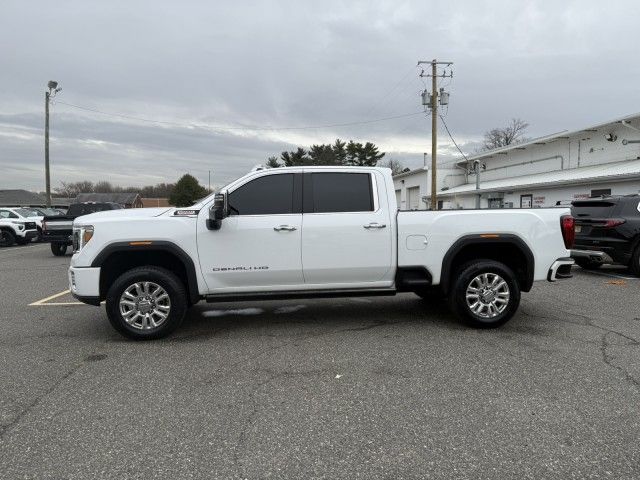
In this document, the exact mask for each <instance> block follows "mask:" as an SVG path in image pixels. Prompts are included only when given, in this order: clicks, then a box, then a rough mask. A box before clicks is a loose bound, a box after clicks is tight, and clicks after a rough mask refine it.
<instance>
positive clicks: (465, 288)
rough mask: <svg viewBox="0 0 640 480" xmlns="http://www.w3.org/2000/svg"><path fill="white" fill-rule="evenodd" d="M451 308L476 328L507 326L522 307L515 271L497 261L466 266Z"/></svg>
mask: <svg viewBox="0 0 640 480" xmlns="http://www.w3.org/2000/svg"><path fill="white" fill-rule="evenodd" d="M449 302H450V306H451V309H452V310H453V311H454V313H455V314H456V315H457V316H458V317H460V318H461V319H462V320H463V321H464V322H465V323H467V324H468V325H470V326H472V327H476V328H495V327H499V326H501V325H504V324H505V323H506V322H507V321H508V320H509V319H511V317H513V315H514V314H515V313H516V311H517V310H518V306H519V305H520V286H519V285H518V281H517V279H516V276H515V275H514V273H513V271H512V270H511V269H510V268H509V267H507V266H506V265H504V264H502V263H500V262H496V261H493V260H474V261H472V262H469V263H466V264H464V265H462V266H461V267H460V268H459V269H458V271H457V275H456V277H455V280H454V282H453V285H452V289H451V292H450V295H449Z"/></svg>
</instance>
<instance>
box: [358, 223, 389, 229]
mask: <svg viewBox="0 0 640 480" xmlns="http://www.w3.org/2000/svg"><path fill="white" fill-rule="evenodd" d="M363 227H364V228H366V229H369V228H385V227H386V225H385V224H384V223H376V222H371V223H370V224H369V225H363Z"/></svg>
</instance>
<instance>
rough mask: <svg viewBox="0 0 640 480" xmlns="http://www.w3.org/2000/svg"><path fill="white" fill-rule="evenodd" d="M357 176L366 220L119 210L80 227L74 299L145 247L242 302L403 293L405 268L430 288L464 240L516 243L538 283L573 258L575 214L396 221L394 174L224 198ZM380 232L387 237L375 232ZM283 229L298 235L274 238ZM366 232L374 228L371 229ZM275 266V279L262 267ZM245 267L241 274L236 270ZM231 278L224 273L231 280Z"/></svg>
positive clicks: (202, 207)
mask: <svg viewBox="0 0 640 480" xmlns="http://www.w3.org/2000/svg"><path fill="white" fill-rule="evenodd" d="M283 172H291V173H302V172H304V173H306V172H356V173H358V172H359V173H367V174H370V175H371V178H372V188H373V192H374V193H375V198H374V204H375V205H374V210H373V211H367V212H341V213H340V212H339V213H304V214H302V213H295V214H282V215H244V216H243V215H237V216H229V217H227V218H225V219H224V220H223V222H222V228H221V229H219V230H209V229H208V228H207V219H208V218H209V208H210V207H211V206H212V205H213V201H214V197H213V196H209V197H207V198H205V199H204V200H202V201H201V202H199V203H197V204H196V205H194V206H192V207H189V209H193V210H194V212H196V213H194V214H183V215H175V214H174V213H175V212H176V209H175V208H170V209H166V208H152V209H130V210H111V211H105V212H99V213H95V214H90V215H85V216H82V217H79V218H78V219H77V220H76V221H75V222H74V227H76V228H79V227H82V226H85V225H92V226H93V227H94V228H95V233H94V235H93V238H92V239H91V241H89V242H88V243H87V244H86V245H85V246H84V247H83V248H82V249H81V250H80V251H77V252H75V253H74V255H73V257H72V259H71V271H72V272H73V271H75V270H78V269H84V268H92V270H93V271H92V272H91V274H90V275H89V274H87V275H77V276H76V277H75V278H76V285H75V289H76V290H77V291H83V292H96V291H98V287H97V285H91V286H88V285H79V284H78V283H79V281H78V279H83V281H85V279H86V281H93V282H94V283H95V282H98V281H99V275H98V274H97V273H96V271H95V268H96V267H95V265H92V264H93V263H94V260H95V259H96V257H97V256H98V255H99V254H100V253H101V252H102V251H103V250H104V249H105V248H107V247H109V246H111V245H114V244H123V245H127V244H128V243H129V242H140V241H146V242H151V244H154V243H158V242H166V243H171V244H173V245H175V246H177V247H178V248H179V249H180V250H182V251H183V252H184V253H185V254H186V255H187V256H188V257H189V258H190V259H191V260H192V261H193V264H194V265H195V267H196V268H195V270H196V272H195V277H196V279H197V289H198V292H197V293H198V294H199V295H200V296H206V295H217V294H228V293H242V292H281V291H305V290H340V289H364V290H374V289H389V290H393V289H394V288H395V278H396V272H397V270H398V268H402V267H414V266H422V267H425V268H426V269H427V270H428V271H429V273H430V274H431V276H432V284H433V285H437V284H438V283H439V281H440V278H441V274H442V272H441V270H442V263H443V259H444V258H445V255H446V253H447V251H448V250H449V249H450V248H451V247H452V245H454V244H455V242H456V241H457V240H458V239H460V238H462V237H464V236H466V235H471V234H473V235H480V234H487V233H488V234H512V235H515V236H517V237H518V238H520V239H521V240H522V241H523V242H524V243H525V244H526V245H527V246H528V247H529V248H530V250H531V252H532V253H533V256H534V258H535V274H534V278H535V280H543V279H545V278H546V277H547V273H548V272H549V269H550V266H551V265H552V263H553V262H554V261H555V260H556V259H558V258H560V257H568V256H569V251H568V250H567V249H566V248H565V246H564V243H563V239H562V235H561V232H560V216H561V215H563V214H566V213H568V210H567V209H539V210H538V209H531V210H516V209H509V210H482V211H477V210H466V211H465V210H455V211H452V210H446V211H433V212H432V211H417V212H398V210H397V204H396V195H395V190H394V186H393V179H392V177H391V171H390V170H389V169H384V168H375V167H305V168H291V169H289V168H281V169H277V171H274V170H261V171H256V172H252V173H250V174H248V175H245V176H244V177H242V178H240V179H238V180H236V181H234V182H233V183H231V184H230V185H228V186H227V187H225V189H224V191H226V192H233V191H234V189H236V188H239V187H240V186H242V185H244V184H246V183H248V182H250V181H252V180H253V179H255V178H258V177H260V176H265V175H273V174H274V173H283ZM375 225H377V226H382V225H384V227H381V228H376V227H375ZM280 226H288V227H292V229H289V230H280V231H276V230H274V228H276V227H280ZM368 226H373V227H372V228H368ZM264 266H268V268H267V269H263V268H261V267H264ZM237 267H242V268H237ZM224 269H226V270H224Z"/></svg>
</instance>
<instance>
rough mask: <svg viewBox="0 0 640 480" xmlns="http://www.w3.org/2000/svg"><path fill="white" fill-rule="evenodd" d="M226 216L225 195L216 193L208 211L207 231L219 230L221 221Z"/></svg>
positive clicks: (227, 214)
mask: <svg viewBox="0 0 640 480" xmlns="http://www.w3.org/2000/svg"><path fill="white" fill-rule="evenodd" d="M227 216H229V213H228V210H227V194H226V193H216V194H215V196H214V197H213V205H212V206H211V208H210V209H209V219H208V220H207V228H208V229H209V230H220V227H221V226H222V220H223V219H224V218H225V217H227Z"/></svg>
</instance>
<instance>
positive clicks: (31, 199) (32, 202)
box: [0, 190, 46, 207]
mask: <svg viewBox="0 0 640 480" xmlns="http://www.w3.org/2000/svg"><path fill="white" fill-rule="evenodd" d="M45 204H46V199H45V198H44V195H40V194H38V193H34V192H30V191H28V190H0V207H43V206H44V205H45Z"/></svg>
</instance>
